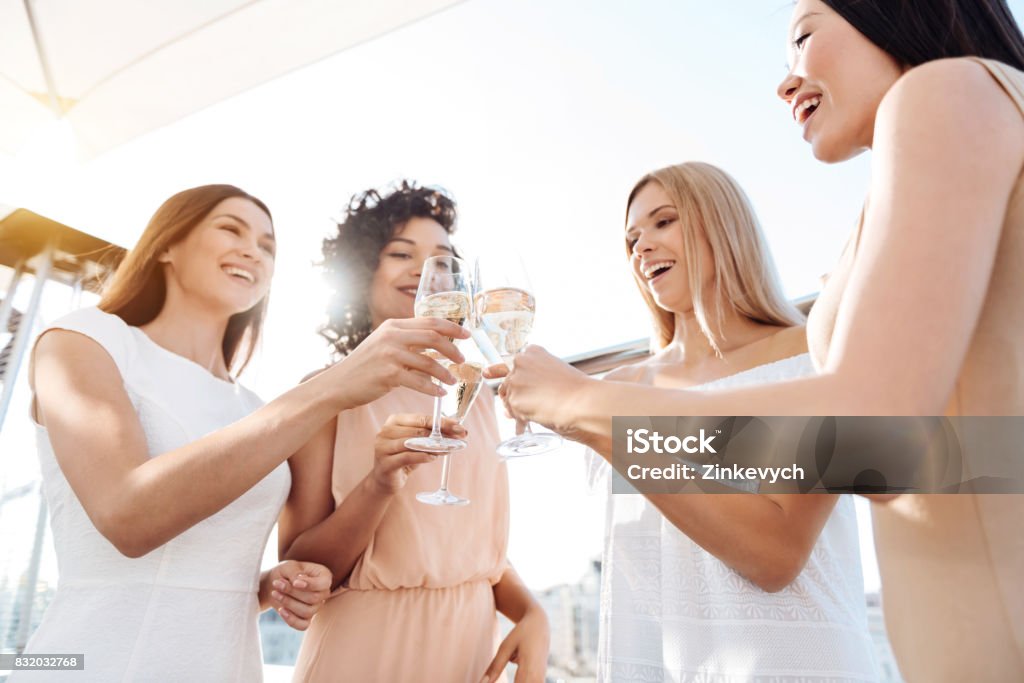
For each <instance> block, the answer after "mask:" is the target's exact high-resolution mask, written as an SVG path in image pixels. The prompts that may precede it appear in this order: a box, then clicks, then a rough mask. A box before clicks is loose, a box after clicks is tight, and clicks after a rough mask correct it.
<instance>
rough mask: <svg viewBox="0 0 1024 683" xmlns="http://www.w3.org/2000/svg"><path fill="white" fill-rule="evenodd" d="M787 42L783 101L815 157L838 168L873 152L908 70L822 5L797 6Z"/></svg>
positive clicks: (809, 0) (813, 0) (805, 2)
mask: <svg viewBox="0 0 1024 683" xmlns="http://www.w3.org/2000/svg"><path fill="white" fill-rule="evenodd" d="M787 42H788V47H787V55H788V59H789V64H790V65H791V66H790V71H789V73H788V74H787V75H786V78H785V79H784V80H783V81H782V83H781V84H780V85H779V88H778V95H779V97H781V98H782V99H783V101H785V102H786V104H787V105H788V106H789V108H790V111H791V113H792V116H793V120H794V121H795V122H796V123H797V125H799V126H800V127H801V128H802V129H803V138H804V140H806V141H807V142H809V143H811V147H812V149H813V151H814V156H815V157H816V158H817V159H819V160H820V161H825V162H828V163H832V162H837V161H845V160H846V159H849V158H851V157H853V156H856V155H857V154H859V153H860V152H862V151H864V150H865V149H869V148H870V147H871V144H872V139H873V137H874V131H875V115H876V113H877V111H878V106H879V104H880V103H881V101H882V98H883V97H884V96H885V93H886V92H888V90H889V88H890V87H892V85H893V83H895V82H896V80H897V79H898V78H899V77H900V75H902V73H903V71H904V69H903V67H902V66H901V65H900V64H899V63H898V62H897V60H896V59H895V58H894V57H892V56H891V55H889V54H888V53H887V52H885V51H884V50H882V49H881V48H879V47H878V46H876V45H875V44H874V43H872V42H871V41H870V40H868V39H867V38H866V37H865V36H864V35H863V34H861V33H860V32H859V31H857V30H856V29H855V28H854V27H853V26H851V25H850V24H849V23H848V22H847V21H846V20H845V19H843V18H842V17H841V16H839V15H838V14H836V12H835V11H833V10H832V9H831V8H830V7H829V6H828V5H826V4H825V3H824V2H822V1H821V0H800V1H799V2H798V3H797V5H796V7H795V8H794V10H793V15H792V21H791V22H790V26H789V36H788V40H787Z"/></svg>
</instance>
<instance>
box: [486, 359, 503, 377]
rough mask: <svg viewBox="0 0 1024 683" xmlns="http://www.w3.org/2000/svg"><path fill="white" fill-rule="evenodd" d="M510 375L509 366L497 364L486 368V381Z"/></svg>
mask: <svg viewBox="0 0 1024 683" xmlns="http://www.w3.org/2000/svg"><path fill="white" fill-rule="evenodd" d="M508 373H509V369H508V366H507V365H505V364H504V363H495V364H494V365H488V366H487V367H486V368H484V378H485V379H501V378H502V377H505V376H507V375H508Z"/></svg>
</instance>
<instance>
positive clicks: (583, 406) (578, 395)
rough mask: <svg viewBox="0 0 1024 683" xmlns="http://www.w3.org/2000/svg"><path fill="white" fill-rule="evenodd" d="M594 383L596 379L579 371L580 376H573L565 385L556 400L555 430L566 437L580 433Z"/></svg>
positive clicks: (572, 436)
mask: <svg viewBox="0 0 1024 683" xmlns="http://www.w3.org/2000/svg"><path fill="white" fill-rule="evenodd" d="M596 383H597V380H595V379H592V378H591V377H588V376H587V375H584V374H582V373H580V377H577V378H574V379H573V381H572V382H571V383H570V384H569V386H568V387H566V390H565V392H564V393H563V394H562V398H561V399H560V400H559V402H558V413H557V415H556V416H555V417H556V419H555V431H557V432H558V433H559V434H561V435H562V436H564V437H566V438H568V439H575V438H576V437H577V436H579V435H580V433H581V431H582V424H583V422H584V418H585V417H586V415H587V406H588V402H589V400H590V398H591V396H592V393H593V388H594V385H595V384H596Z"/></svg>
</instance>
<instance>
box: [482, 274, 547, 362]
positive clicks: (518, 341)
mask: <svg viewBox="0 0 1024 683" xmlns="http://www.w3.org/2000/svg"><path fill="white" fill-rule="evenodd" d="M476 306H477V309H476V314H477V316H478V317H477V320H478V321H479V324H480V326H481V327H482V328H483V329H484V332H486V333H487V337H488V338H489V339H490V340H491V343H492V344H494V348H495V349H497V350H498V353H499V354H500V355H501V359H502V360H504V361H505V362H506V363H508V362H510V361H511V360H512V356H514V355H516V354H517V353H519V352H520V351H522V350H523V348H524V347H525V346H526V340H527V338H529V336H530V330H531V329H532V328H533V314H534V311H536V305H535V304H534V300H533V295H532V294H530V293H529V292H527V291H525V290H522V289H517V288H515V287H501V288H498V289H489V290H486V291H483V292H480V293H479V294H477V295H476Z"/></svg>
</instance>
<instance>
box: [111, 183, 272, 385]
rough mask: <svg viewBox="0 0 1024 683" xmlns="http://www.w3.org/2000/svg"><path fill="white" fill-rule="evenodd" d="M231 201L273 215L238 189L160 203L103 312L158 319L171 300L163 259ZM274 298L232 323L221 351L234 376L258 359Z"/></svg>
mask: <svg viewBox="0 0 1024 683" xmlns="http://www.w3.org/2000/svg"><path fill="white" fill-rule="evenodd" d="M231 197H239V198H241V199H247V200H249V201H251V202H252V203H253V204H255V205H256V206H258V207H259V208H260V209H261V210H262V211H263V212H264V213H266V214H267V216H268V217H270V209H268V208H267V205H266V204H264V203H263V202H262V201H260V200H259V199H257V198H256V197H253V196H252V195H250V194H249V193H247V192H245V191H244V190H241V189H239V188H237V187H235V186H233V185H203V186H200V187H193V188H192V189H189V190H184V191H182V192H179V193H178V194H176V195H174V196H173V197H171V198H170V199H168V200H167V201H165V202H164V203H163V204H161V205H160V208H159V209H157V210H156V213H155V214H153V217H152V218H151V219H150V220H149V225H147V226H146V229H145V231H143V233H142V237H140V238H139V241H138V243H137V244H136V245H135V246H134V247H133V248H132V250H131V251H129V252H128V254H127V255H126V256H125V257H124V260H123V261H122V262H121V264H120V265H119V266H118V268H117V271H116V272H115V273H114V274H113V276H111V279H110V280H109V281H108V282H107V284H106V286H105V287H104V288H103V295H102V297H101V298H100V303H99V308H100V310H102V311H106V312H107V313H112V314H114V315H116V316H118V317H120V318H121V319H122V320H124V321H125V322H126V323H128V324H129V325H134V326H136V327H138V326H139V325H145V324H146V323H148V322H149V321H151V320H153V319H154V318H156V316H157V315H159V313H160V310H161V309H162V308H163V307H164V300H165V298H166V296H167V283H166V280H165V276H164V271H163V268H162V267H161V265H160V262H159V257H160V255H161V254H162V253H163V252H164V251H166V250H167V248H168V247H170V246H172V245H174V244H177V243H178V242H180V241H181V240H183V239H185V238H186V237H188V235H189V233H190V232H192V230H194V229H195V227H196V226H197V225H199V223H200V222H202V220H203V219H204V218H206V217H207V216H208V215H209V214H210V212H211V211H213V209H214V208H215V207H216V206H217V205H218V204H220V203H221V202H222V201H224V200H225V199H229V198H231ZM271 220H273V218H271ZM269 298H270V292H269V291H268V292H267V294H266V296H264V297H263V298H262V299H260V300H259V302H257V303H256V305H254V306H253V307H252V308H250V309H249V310H247V311H243V312H241V313H236V314H235V315H233V316H231V318H229V319H228V326H227V329H226V330H225V331H224V339H223V341H222V342H221V351H222V353H223V354H224V363H225V365H227V367H228V370H229V371H232V376H234V377H237V376H238V374H239V373H241V372H242V370H244V369H245V366H246V365H247V364H248V363H249V360H250V359H251V358H252V354H253V351H254V350H255V348H256V344H257V343H258V342H259V338H260V332H261V331H262V329H263V319H264V317H265V316H266V312H267V300H268V299H269Z"/></svg>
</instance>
